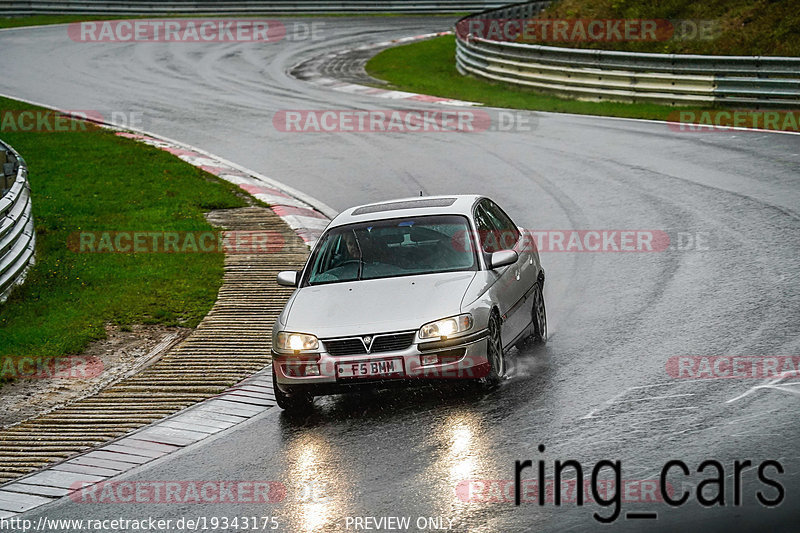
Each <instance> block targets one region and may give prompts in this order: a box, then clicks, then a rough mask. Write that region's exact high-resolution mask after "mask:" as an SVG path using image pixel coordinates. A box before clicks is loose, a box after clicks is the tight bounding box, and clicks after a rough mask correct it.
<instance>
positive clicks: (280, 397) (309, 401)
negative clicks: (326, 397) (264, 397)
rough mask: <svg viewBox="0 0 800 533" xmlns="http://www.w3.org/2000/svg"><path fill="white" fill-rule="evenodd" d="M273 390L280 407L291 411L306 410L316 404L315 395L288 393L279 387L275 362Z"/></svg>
mask: <svg viewBox="0 0 800 533" xmlns="http://www.w3.org/2000/svg"><path fill="white" fill-rule="evenodd" d="M272 390H273V391H274V392H275V402H276V403H277V404H278V407H280V408H281V409H283V410H284V411H287V412H289V413H299V412H306V411H309V410H310V409H311V407H312V406H313V405H314V397H313V396H310V395H308V394H286V393H285V392H283V391H282V390H281V389H280V387H278V380H277V379H276V378H275V364H274V363H273V365H272Z"/></svg>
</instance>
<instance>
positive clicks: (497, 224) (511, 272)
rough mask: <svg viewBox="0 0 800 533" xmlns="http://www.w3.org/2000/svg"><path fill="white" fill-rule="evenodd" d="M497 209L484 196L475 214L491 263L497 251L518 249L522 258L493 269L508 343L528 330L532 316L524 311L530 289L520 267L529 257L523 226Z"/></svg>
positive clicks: (495, 292) (495, 295) (497, 299)
mask: <svg viewBox="0 0 800 533" xmlns="http://www.w3.org/2000/svg"><path fill="white" fill-rule="evenodd" d="M497 209H499V208H497ZM497 209H496V208H495V206H493V204H492V202H490V201H489V200H482V201H481V202H480V203H479V204H478V206H477V207H476V208H475V213H474V215H475V225H476V226H477V229H478V233H479V237H480V241H481V248H482V249H483V252H484V255H485V257H486V261H487V264H488V261H489V256H490V255H491V254H492V253H493V252H499V251H500V250H515V251H517V253H519V254H520V259H519V260H518V261H517V262H516V263H515V264H513V265H508V266H505V267H502V268H499V269H497V270H493V271H492V272H493V273H494V275H495V276H496V277H497V280H496V281H495V283H494V285H493V286H492V289H491V292H492V294H493V296H494V300H495V302H496V303H497V304H498V307H499V308H500V315H501V318H502V320H503V326H502V329H501V331H502V336H503V344H504V346H508V345H509V344H511V343H512V342H514V341H515V340H516V339H517V337H518V336H519V335H520V334H522V333H523V332H524V331H525V330H527V326H528V323H529V322H530V318H531V314H530V313H526V312H523V311H521V309H522V308H523V303H524V300H525V292H526V291H525V287H524V283H523V282H522V280H523V278H522V271H521V269H520V267H521V266H522V265H523V259H525V261H527V257H523V253H524V250H522V245H521V242H522V239H521V238H520V237H521V235H520V232H519V230H518V229H517V228H516V226H514V224H513V222H511V219H510V218H508V216H507V215H505V213H503V212H502V211H499V212H498V211H497ZM490 210H491V211H490ZM500 213H502V216H500Z"/></svg>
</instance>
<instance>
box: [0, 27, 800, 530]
mask: <svg viewBox="0 0 800 533" xmlns="http://www.w3.org/2000/svg"><path fill="white" fill-rule="evenodd" d="M315 20H320V21H324V22H325V24H324V26H323V28H324V31H323V32H322V33H321V36H322V38H321V39H318V40H308V39H300V40H284V41H281V42H277V43H261V44H253V43H215V44H195V43H137V44H131V43H115V44H110V43H107V44H100V43H79V42H74V41H72V40H70V38H69V37H68V34H67V29H66V27H65V26H53V27H38V28H31V29H24V30H15V31H5V32H0V50H2V52H0V72H2V76H0V93H4V94H8V95H11V96H16V97H19V98H24V99H29V100H32V101H37V102H42V103H45V104H47V105H51V106H56V107H59V108H63V109H72V110H96V111H99V112H101V113H103V114H105V115H110V113H111V112H121V113H128V114H129V113H132V112H134V113H141V117H143V123H142V124H139V126H140V127H142V128H144V129H146V130H149V131H152V132H155V133H158V134H160V135H164V136H167V137H170V138H173V139H178V140H180V141H182V142H185V143H189V144H192V145H194V146H197V147H199V148H202V149H205V150H208V151H210V152H213V153H215V154H217V155H219V156H222V157H224V158H226V159H228V160H232V161H235V162H237V163H239V164H241V165H244V166H246V167H248V168H251V169H253V170H256V171H258V172H261V173H263V174H266V175H268V176H270V177H272V178H275V179H277V180H280V181H282V182H284V183H287V184H289V185H291V186H292V187H294V188H296V189H298V190H301V191H304V192H306V193H308V194H310V195H312V196H314V197H316V198H318V199H320V200H321V201H323V202H325V203H326V204H328V205H330V206H332V207H334V208H336V209H344V208H346V207H348V206H350V205H355V204H360V203H366V202H372V201H378V200H383V199H387V198H393V197H398V196H416V195H418V194H419V191H420V190H424V192H425V193H426V194H447V193H482V194H486V195H488V196H490V197H492V198H493V199H494V200H496V201H497V202H498V203H499V204H500V205H501V206H503V207H504V208H505V209H506V210H507V211H508V212H509V214H510V215H511V216H512V217H513V218H514V219H515V221H516V222H517V223H518V224H520V225H522V226H524V227H526V228H533V229H535V230H569V229H581V230H592V229H594V230H663V231H666V232H667V233H668V234H669V235H670V236H671V237H672V249H670V250H666V251H663V252H651V253H630V252H629V253H615V252H598V253H580V252H559V251H545V252H542V261H543V264H544V266H545V268H546V271H547V283H546V289H545V298H546V301H547V305H548V318H549V328H550V334H551V339H550V342H549V343H548V344H547V346H546V348H536V347H532V348H526V349H525V350H523V351H522V352H521V353H518V352H517V351H516V350H514V351H513V352H512V360H511V364H512V367H513V368H512V371H511V377H510V379H508V380H506V381H505V382H504V383H503V384H502V386H501V387H500V389H499V390H497V391H494V392H492V393H484V392H481V391H479V390H474V389H471V388H468V389H461V388H453V387H445V388H444V389H442V390H428V389H419V390H414V391H409V392H402V393H399V394H398V393H397V392H377V393H369V394H364V395H357V396H352V397H334V398H326V399H319V400H317V408H316V411H315V413H314V414H313V415H312V416H310V417H308V418H306V419H303V420H294V419H291V418H289V417H287V416H285V415H283V414H281V413H280V412H279V411H278V410H277V409H273V410H271V411H269V412H268V413H266V415H265V416H264V417H262V418H259V419H257V420H254V421H252V422H250V423H248V424H245V425H243V426H241V427H237V428H236V429H235V430H232V431H231V432H229V433H225V434H222V435H221V436H220V437H218V438H216V439H213V440H211V441H209V442H206V443H201V444H199V445H198V446H196V447H192V448H190V449H187V450H185V451H183V452H180V453H178V454H175V455H172V456H169V457H167V458H165V459H162V460H159V461H156V462H154V463H152V464H151V465H148V466H146V467H143V468H142V469H139V470H137V471H135V472H134V473H132V474H130V475H128V476H127V478H128V479H136V480H242V479H247V480H271V481H279V482H282V483H284V484H285V485H286V486H287V489H288V493H287V497H286V499H285V500H284V501H283V502H282V503H281V504H275V505H270V504H267V505H264V504H260V505H258V504H246V503H244V504H224V505H222V504H220V505H214V506H209V507H203V506H197V505H192V504H183V505H178V504H159V505H148V504H136V505H134V504H117V505H103V504H78V503H74V502H71V501H69V500H67V501H63V502H59V503H56V504H54V505H51V506H48V507H45V508H42V509H40V510H38V511H35V512H34V513H31V514H32V515H33V518H34V519H35V518H36V517H37V516H47V517H49V518H89V517H92V518H115V517H120V516H121V517H124V518H133V517H142V516H147V515H152V516H159V517H164V518H172V519H177V518H180V517H185V516H203V515H205V516H209V517H210V516H228V517H233V516H236V515H240V516H241V515H257V516H263V515H268V514H272V515H275V516H277V517H278V521H279V523H280V528H279V530H280V531H321V530H333V531H340V530H346V526H347V522H346V517H348V516H351V517H353V516H374V517H381V516H410V517H412V524H413V523H414V521H415V520H416V519H417V517H421V516H424V517H429V516H441V517H444V518H449V519H451V520H453V522H452V528H453V530H458V531H486V532H494V531H504V532H505V531H531V530H562V531H563V530H595V529H597V528H598V527H600V525H599V524H598V523H597V522H596V521H595V519H594V518H593V517H592V513H593V512H595V511H597V510H598V508H597V506H585V507H579V506H576V505H575V504H574V503H564V504H563V505H562V506H561V507H556V506H554V505H553V504H552V503H547V504H546V505H544V506H539V505H537V504H535V503H523V505H522V506H521V507H519V508H516V507H515V506H514V504H513V502H507V501H506V502H474V501H464V499H465V498H464V497H463V496H464V495H463V493H459V494H461V496H462V497H459V496H458V495H457V493H456V488H457V487H458V486H460V485H459V484H460V483H462V482H463V481H465V480H512V479H513V476H514V461H515V460H525V459H531V460H533V461H534V464H535V463H536V461H538V460H539V459H544V460H545V461H546V464H547V475H546V476H545V477H547V478H551V477H552V473H553V462H554V461H555V460H562V461H564V460H568V459H575V460H579V461H581V463H582V464H583V465H584V470H585V472H584V477H585V478H586V479H588V477H589V476H588V473H589V472H590V471H591V468H592V467H593V466H594V465H595V464H596V463H597V462H598V461H600V460H602V459H607V460H619V461H621V464H622V478H623V479H624V480H651V479H656V480H657V479H658V475H659V471H660V469H661V467H662V465H663V464H664V463H665V462H666V461H668V460H670V459H682V460H683V461H685V462H686V463H687V465H689V467H690V468H691V469H692V470H694V469H696V467H697V466H698V465H699V464H700V463H701V462H702V461H704V460H706V459H716V460H717V461H719V462H720V463H722V465H723V466H724V468H725V474H724V476H723V477H724V482H725V486H726V489H727V496H728V497H727V498H726V502H725V503H726V504H725V506H724V507H719V506H717V507H713V508H710V509H706V508H703V507H701V506H700V505H698V504H697V503H695V501H696V498H695V496H694V490H695V489H694V488H692V487H690V485H689V484H686V483H684V484H681V478H680V476H677V477H673V478H671V479H672V480H673V481H672V484H673V486H674V488H676V489H677V490H679V491H681V490H683V488H686V487H689V488H690V489H691V490H692V494H693V495H692V498H691V501H690V502H689V503H687V504H686V505H684V506H682V507H680V508H677V509H672V508H670V507H668V506H667V505H665V504H663V503H652V502H650V503H635V502H625V503H623V505H622V514H621V516H620V517H619V519H617V521H616V522H615V524H614V529H624V530H642V529H648V530H649V529H654V528H656V529H658V528H661V529H665V530H666V529H670V528H674V527H675V526H676V525H678V524H680V525H681V526H682V527H684V528H687V529H688V528H689V527H691V528H692V529H695V528H699V527H703V528H705V529H709V530H727V531H732V530H739V529H744V528H752V527H770V526H778V525H780V524H783V525H784V526H786V529H787V530H788V529H789V528H790V527H791V524H792V523H794V524H796V523H797V518H798V511H797V509H798V504H800V478H798V472H800V453H798V451H797V447H796V443H797V442H798V438H800V429H798V427H797V415H796V412H797V408H798V401H800V396H799V394H800V387H797V386H796V385H795V383H797V382H798V381H797V379H796V378H795V379H787V380H785V381H784V382H783V383H781V384H775V383H772V384H770V386H768V387H762V388H758V389H754V390H753V389H751V388H752V387H754V386H757V385H765V384H767V381H768V380H766V379H759V378H736V379H713V380H708V379H704V380H701V379H688V378H683V379H676V378H673V377H672V376H671V375H670V374H669V373H668V372H667V362H668V360H669V359H670V358H672V357H677V356H725V355H727V356H732V355H737V356H798V355H800V336H798V335H797V325H798V324H799V323H800V292H799V291H798V282H797V276H798V266H797V258H798V256H800V240H798V238H797V235H798V230H800V209H799V208H800V136H793V135H780V134H774V133H758V132H713V133H690V132H679V131H673V130H671V129H670V128H668V127H667V125H665V124H662V123H654V122H645V121H630V120H611V119H604V118H597V117H581V116H568V115H558V114H541V113H531V112H520V113H519V114H518V115H516V116H518V117H525V118H527V119H528V120H529V123H530V124H531V125H532V127H531V128H529V131H521V129H518V130H516V131H486V132H474V133H466V132H458V133H454V132H428V133H424V132H404V133H400V132H393V133H387V132H383V133H284V132H280V131H278V130H276V128H275V127H274V125H273V117H274V116H275V115H276V113H278V112H279V111H282V110H303V109H306V110H326V109H344V110H348V109H359V110H391V109H398V110H404V109H409V108H411V107H413V108H414V109H429V110H441V109H443V108H442V107H441V106H435V105H433V104H422V103H414V104H413V105H412V104H410V103H409V101H408V100H405V101H395V100H390V99H375V98H371V97H369V96H362V95H354V94H347V93H343V92H334V91H330V90H328V89H325V88H323V87H320V86H317V85H314V84H312V83H308V82H305V81H300V80H296V79H294V78H291V77H290V76H288V75H287V71H288V70H290V69H291V67H292V66H294V65H296V64H297V63H299V62H301V61H303V60H306V59H309V58H311V57H314V56H315V55H318V54H322V53H325V52H328V51H331V50H334V49H338V48H350V47H352V46H357V45H361V44H369V43H373V42H379V41H384V40H387V39H392V38H399V37H406V36H411V35H418V34H423V33H429V32H434V31H441V30H446V29H448V28H449V26H450V25H451V24H452V22H453V20H452V19H449V18H442V17H430V18H425V17H419V18H416V17H412V18H401V17H389V18H378V17H365V18H338V17H337V18H329V19H315ZM293 21H294V20H293V19H287V23H288V24H291V23H292V22H293ZM310 21H311V19H297V22H299V23H308V22H310ZM290 33H291V32H290ZM489 113H490V115H491V116H492V117H493V118H494V119H496V118H497V113H498V111H496V110H489ZM128 116H130V115H128ZM137 116H139V115H137ZM54 134H55V133H54ZM23 155H24V154H23ZM35 172H36V169H35V168H33V167H32V168H31V173H35ZM698 234H699V235H700V239H701V245H700V246H699V248H700V249H698V246H688V245H686V241H687V239H688V238H689V236H691V238H692V240H694V241H696V240H697V235H698ZM679 239H680V240H683V241H684V242H683V243H681V244H682V246H681V247H682V248H688V249H682V250H679V249H677V248H678V246H677V241H678V240H679ZM695 243H696V242H695ZM387 305H390V303H388V304H387ZM540 444H544V445H545V446H546V451H545V452H544V453H540V452H539V451H538V450H537V446H539V445H540ZM737 459H738V460H745V459H749V460H751V461H752V462H753V463H754V464H755V465H758V464H759V463H761V462H762V461H765V460H770V459H772V460H777V461H780V463H781V464H782V465H783V468H784V470H785V471H784V474H783V475H779V474H776V473H775V472H774V470H773V471H769V472H768V474H767V475H768V477H771V478H773V479H777V480H779V481H780V482H781V484H782V485H783V486H784V487H785V489H786V498H785V500H784V501H783V503H782V505H780V506H778V507H777V508H775V509H771V510H767V509H764V508H763V507H761V506H760V505H759V504H758V503H757V502H756V492H757V491H762V492H763V493H764V494H765V495H766V496H767V497H769V498H774V497H775V495H776V491H775V490H774V489H772V488H770V487H768V486H766V485H764V484H762V483H759V482H758V480H757V479H756V476H755V470H756V469H748V470H747V471H746V472H745V473H744V475H743V478H744V480H743V503H744V506H743V507H738V508H737V507H734V506H733V496H732V490H733V478H734V475H733V462H734V461H735V460H737ZM567 472H570V473H571V472H572V471H571V470H568V471H567ZM535 475H536V474H535V467H534V469H528V470H527V471H525V473H524V474H523V478H528V477H531V478H532V477H535ZM713 475H715V471H714V470H713V469H709V470H707V471H706V472H705V475H704V476H702V477H712V476H713ZM566 477H570V476H569V475H567V476H566ZM687 480H688V481H691V482H692V483H694V484H696V483H697V481H698V477H697V476H694V477H692V478H691V479H688V478H687ZM312 483H313V484H315V486H316V487H319V492H318V493H317V495H316V497H314V498H312V501H302V500H303V498H301V492H302V490H301V488H302V487H307V486H308V485H309V484H312ZM461 486H463V485H461ZM473 487H478V485H473ZM709 489H710V488H709ZM711 492H712V493H713V492H714V491H713V490H711ZM494 495H495V496H497V495H498V494H497V493H496V492H495V493H494ZM478 497H479V498H482V499H485V498H488V496H486V495H481V494H479V495H478ZM633 499H636V497H633ZM630 511H638V512H644V511H650V512H657V513H658V519H657V520H651V519H636V518H632V517H631V518H629V519H627V520H626V518H625V513H626V512H630ZM599 512H600V514H601V515H603V516H607V515H609V514H611V509H602V510H600V511H599ZM790 519H793V522H791V521H790ZM446 523H447V522H446V521H445V524H446ZM349 529H350V530H354V529H353V525H351V526H350V528H349ZM411 530H412V531H413V530H416V529H415V528H413V527H412V529H411Z"/></svg>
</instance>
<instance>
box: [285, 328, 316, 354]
mask: <svg viewBox="0 0 800 533" xmlns="http://www.w3.org/2000/svg"><path fill="white" fill-rule="evenodd" d="M277 348H278V350H281V351H284V352H302V351H307V350H316V349H317V348H319V340H318V339H317V338H316V337H315V336H314V335H306V334H305V333H290V332H288V331H281V332H279V333H278V346H277Z"/></svg>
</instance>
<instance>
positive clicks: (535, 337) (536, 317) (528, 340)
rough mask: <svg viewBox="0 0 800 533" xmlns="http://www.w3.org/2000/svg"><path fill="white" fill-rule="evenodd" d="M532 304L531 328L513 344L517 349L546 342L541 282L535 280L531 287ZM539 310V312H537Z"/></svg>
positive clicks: (545, 312)
mask: <svg viewBox="0 0 800 533" xmlns="http://www.w3.org/2000/svg"><path fill="white" fill-rule="evenodd" d="M532 296H533V304H532V305H531V329H530V330H529V334H528V335H527V336H526V337H525V338H524V339H521V340H519V341H517V344H515V346H516V347H517V350H520V351H522V350H524V349H525V348H528V347H529V346H531V345H532V344H545V343H546V342H547V309H546V308H545V304H544V295H543V294H542V284H541V282H537V283H536V285H535V286H534V289H533V294H532ZM537 311H539V312H540V313H541V314H538V312H537Z"/></svg>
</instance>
